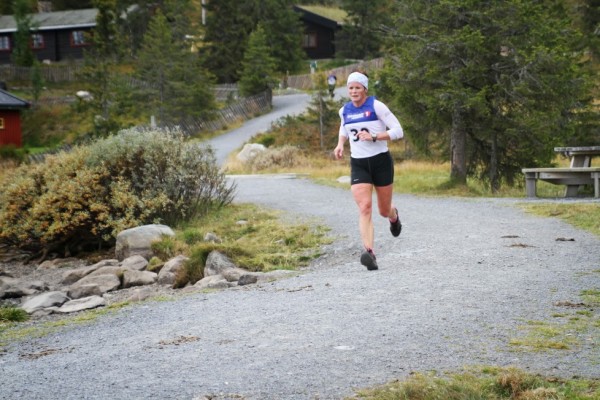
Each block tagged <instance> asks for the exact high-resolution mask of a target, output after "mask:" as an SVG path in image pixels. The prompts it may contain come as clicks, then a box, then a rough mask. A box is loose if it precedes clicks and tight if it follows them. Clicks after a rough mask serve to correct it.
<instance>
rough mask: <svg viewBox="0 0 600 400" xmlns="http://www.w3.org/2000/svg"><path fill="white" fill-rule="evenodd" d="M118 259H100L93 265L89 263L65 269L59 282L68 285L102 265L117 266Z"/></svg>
mask: <svg viewBox="0 0 600 400" xmlns="http://www.w3.org/2000/svg"><path fill="white" fill-rule="evenodd" d="M118 265H119V261H118V260H114V259H109V260H102V261H99V262H97V263H96V264H94V265H89V266H87V267H79V268H75V269H72V270H70V271H67V272H65V273H64V274H63V278H62V281H61V283H62V284H63V285H70V284H71V283H75V282H77V281H78V280H80V279H81V278H83V277H84V276H86V275H88V274H91V273H92V272H94V271H96V270H98V269H100V268H102V267H110V266H118Z"/></svg>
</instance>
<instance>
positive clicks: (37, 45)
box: [0, 8, 98, 64]
mask: <svg viewBox="0 0 600 400" xmlns="http://www.w3.org/2000/svg"><path fill="white" fill-rule="evenodd" d="M97 15H98V10H97V9H95V8H93V9H85V10H70V11H57V12H46V13H37V14H31V18H32V26H33V27H34V28H35V29H33V31H32V33H31V39H30V42H29V46H30V47H31V49H32V50H33V54H34V55H35V56H36V57H37V59H38V60H39V61H42V62H43V61H50V62H55V61H63V60H75V59H80V58H83V50H84V49H85V48H86V47H87V46H89V44H90V43H89V34H88V32H89V31H90V30H92V29H93V28H94V27H95V26H96V16H97ZM16 32H17V24H16V21H15V19H14V17H13V16H11V15H4V16H0V64H8V63H10V62H11V54H12V52H13V49H14V45H15V33H16Z"/></svg>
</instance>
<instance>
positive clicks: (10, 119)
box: [0, 89, 29, 147]
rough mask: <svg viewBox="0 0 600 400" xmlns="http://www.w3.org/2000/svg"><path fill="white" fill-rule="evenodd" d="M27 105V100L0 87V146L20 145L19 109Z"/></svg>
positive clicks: (21, 138) (21, 141)
mask: <svg viewBox="0 0 600 400" xmlns="http://www.w3.org/2000/svg"><path fill="white" fill-rule="evenodd" d="M28 107H29V103H28V102H27V101H25V100H22V99H20V98H18V97H17V96H14V95H12V94H10V93H8V92H7V91H5V90H2V89H0V146H5V145H7V144H13V145H15V146H17V147H21V145H22V144H23V135H22V134H21V110H23V109H25V108H28Z"/></svg>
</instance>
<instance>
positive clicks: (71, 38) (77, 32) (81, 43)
mask: <svg viewBox="0 0 600 400" xmlns="http://www.w3.org/2000/svg"><path fill="white" fill-rule="evenodd" d="M79 35H81V41H79V40H76V36H79ZM69 43H70V45H71V47H83V46H89V45H90V43H89V41H88V40H87V31H84V30H83V29H76V30H74V31H71V32H70V33H69Z"/></svg>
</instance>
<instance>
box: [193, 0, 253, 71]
mask: <svg viewBox="0 0 600 400" xmlns="http://www.w3.org/2000/svg"><path fill="white" fill-rule="evenodd" d="M204 7H205V8H206V10H207V11H208V16H207V21H206V33H205V36H204V43H205V44H204V46H203V47H202V48H201V49H200V53H199V54H200V58H201V60H202V65H204V66H205V67H206V69H208V70H209V71H210V72H211V73H213V74H214V75H215V76H216V77H217V80H218V82H220V83H233V82H237V81H238V80H239V72H240V71H239V65H240V62H241V61H242V59H243V57H244V51H245V49H246V45H247V43H248V37H249V36H250V33H251V32H252V30H253V29H254V26H255V23H254V21H253V15H254V2H246V1H239V0H219V1H209V2H208V4H206V5H205V6H204Z"/></svg>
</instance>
